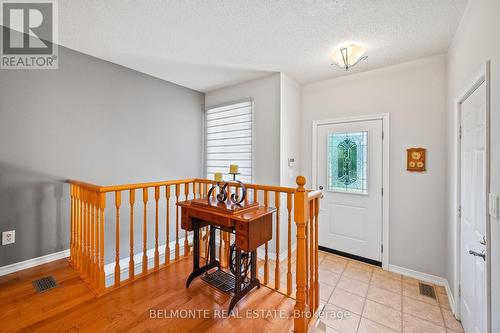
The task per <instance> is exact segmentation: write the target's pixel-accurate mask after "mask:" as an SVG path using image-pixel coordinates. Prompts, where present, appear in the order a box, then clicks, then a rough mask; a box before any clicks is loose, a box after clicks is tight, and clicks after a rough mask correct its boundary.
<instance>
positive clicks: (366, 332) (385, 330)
mask: <svg viewBox="0 0 500 333" xmlns="http://www.w3.org/2000/svg"><path fill="white" fill-rule="evenodd" d="M395 332H397V331H394V330H392V329H390V328H389V327H386V326H384V325H381V324H378V323H376V322H374V321H371V320H369V319H366V318H361V322H360V323H359V329H358V333H395Z"/></svg>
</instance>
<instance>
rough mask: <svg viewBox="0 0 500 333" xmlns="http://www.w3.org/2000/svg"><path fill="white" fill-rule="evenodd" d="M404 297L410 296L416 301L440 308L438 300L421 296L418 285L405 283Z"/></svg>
mask: <svg viewBox="0 0 500 333" xmlns="http://www.w3.org/2000/svg"><path fill="white" fill-rule="evenodd" d="M403 296H408V297H411V298H414V299H416V300H419V301H422V302H425V303H429V304H432V305H436V306H438V305H439V303H438V300H437V299H434V298H431V297H429V296H424V295H420V289H419V287H418V285H415V284H410V283H404V282H403Z"/></svg>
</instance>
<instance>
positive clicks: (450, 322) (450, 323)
mask: <svg viewBox="0 0 500 333" xmlns="http://www.w3.org/2000/svg"><path fill="white" fill-rule="evenodd" d="M443 317H444V323H445V325H446V327H448V328H449V329H452V330H454V331H458V332H463V331H464V329H463V327H462V324H461V323H460V322H459V321H458V320H457V319H456V318H455V316H454V315H453V313H452V312H451V311H449V310H445V309H443Z"/></svg>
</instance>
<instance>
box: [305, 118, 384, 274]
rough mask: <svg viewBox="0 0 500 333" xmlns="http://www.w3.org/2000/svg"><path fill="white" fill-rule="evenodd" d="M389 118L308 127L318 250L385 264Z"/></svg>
mask: <svg viewBox="0 0 500 333" xmlns="http://www.w3.org/2000/svg"><path fill="white" fill-rule="evenodd" d="M388 127H389V124H388V115H375V116H366V117H358V118H348V119H337V120H327V121H317V122H314V123H313V186H314V187H315V188H318V189H321V190H323V193H324V199H323V204H322V207H321V209H320V221H322V223H320V230H319V245H320V248H321V249H323V250H325V251H329V252H333V253H336V254H340V255H344V256H348V257H351V258H354V259H357V260H361V261H365V262H368V263H371V264H375V265H379V266H384V268H387V264H388V253H387V252H386V251H388V188H389V186H388V178H389V177H388V161H389V159H388V151H389V146H388Z"/></svg>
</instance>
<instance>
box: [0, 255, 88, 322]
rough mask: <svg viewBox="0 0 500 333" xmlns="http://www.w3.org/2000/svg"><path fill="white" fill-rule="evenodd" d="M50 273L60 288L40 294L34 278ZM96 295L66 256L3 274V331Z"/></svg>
mask: <svg viewBox="0 0 500 333" xmlns="http://www.w3.org/2000/svg"><path fill="white" fill-rule="evenodd" d="M48 275H52V276H53V277H54V278H55V280H56V281H57V283H58V287H57V288H54V289H53V290H50V291H47V292H44V293H37V292H36V290H35V288H34V287H33V285H32V281H33V280H36V279H39V278H41V277H45V276H48ZM93 298H95V296H94V294H93V293H92V292H91V291H90V289H89V288H88V287H87V285H86V284H85V283H84V282H83V281H82V280H81V279H80V277H79V275H78V274H77V273H76V272H75V271H74V270H73V269H72V268H71V266H70V265H69V263H68V262H67V261H66V260H65V259H61V260H57V261H54V262H51V263H48V264H44V265H40V266H37V267H34V268H31V269H27V270H23V271H19V272H16V273H12V274H8V275H4V276H0V323H1V325H0V332H16V331H18V330H20V329H23V328H25V327H27V326H29V325H32V324H34V323H37V322H39V321H41V320H44V319H47V318H50V317H53V316H57V315H58V314H61V313H62V312H64V311H67V310H68V309H71V308H72V307H74V306H77V305H79V304H82V303H84V302H87V301H88V300H91V299H93Z"/></svg>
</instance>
